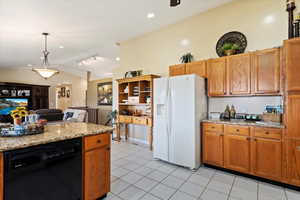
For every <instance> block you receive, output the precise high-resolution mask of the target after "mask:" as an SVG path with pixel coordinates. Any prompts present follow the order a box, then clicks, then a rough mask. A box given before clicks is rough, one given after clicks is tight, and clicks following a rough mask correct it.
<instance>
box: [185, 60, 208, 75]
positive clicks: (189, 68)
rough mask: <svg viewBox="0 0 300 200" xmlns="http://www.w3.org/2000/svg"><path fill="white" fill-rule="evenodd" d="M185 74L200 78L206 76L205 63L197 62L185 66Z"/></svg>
mask: <svg viewBox="0 0 300 200" xmlns="http://www.w3.org/2000/svg"><path fill="white" fill-rule="evenodd" d="M186 74H197V75H198V76H201V77H207V75H206V61H197V62H191V63H187V64H186Z"/></svg>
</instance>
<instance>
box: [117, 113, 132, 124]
mask: <svg viewBox="0 0 300 200" xmlns="http://www.w3.org/2000/svg"><path fill="white" fill-rule="evenodd" d="M119 122H120V123H127V124H129V123H132V117H131V116H126V115H119Z"/></svg>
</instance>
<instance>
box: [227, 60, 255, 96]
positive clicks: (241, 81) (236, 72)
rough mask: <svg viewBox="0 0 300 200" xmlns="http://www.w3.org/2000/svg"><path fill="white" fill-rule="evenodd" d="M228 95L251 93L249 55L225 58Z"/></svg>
mask: <svg viewBox="0 0 300 200" xmlns="http://www.w3.org/2000/svg"><path fill="white" fill-rule="evenodd" d="M227 67H228V78H229V94H230V95H245V94H250V93H251V87H250V85H251V81H250V76H251V55H250V54H240V55H236V56H230V57H228V58H227Z"/></svg>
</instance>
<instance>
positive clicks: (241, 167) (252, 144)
mask: <svg viewBox="0 0 300 200" xmlns="http://www.w3.org/2000/svg"><path fill="white" fill-rule="evenodd" d="M203 127H204V128H203V140H204V141H203V162H204V163H206V164H210V165H215V166H218V167H224V168H226V169H230V170H234V171H238V172H242V173H245V174H251V175H255V176H258V177H262V178H267V179H271V180H275V181H280V182H286V180H285V177H284V175H283V169H284V168H285V163H284V161H285V160H287V161H288V162H287V170H286V171H287V176H288V179H289V180H290V184H292V185H298V186H300V140H289V141H287V142H286V148H285V149H286V151H287V153H286V154H287V158H286V157H285V154H284V151H283V145H284V143H283V140H282V129H278V128H263V127H251V128H250V127H248V126H239V125H223V124H214V123H204V124H203ZM213 130H216V131H213ZM222 130H224V131H223V132H222ZM223 134H224V136H222V135H223Z"/></svg>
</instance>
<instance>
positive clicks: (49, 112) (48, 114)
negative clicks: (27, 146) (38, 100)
mask: <svg viewBox="0 0 300 200" xmlns="http://www.w3.org/2000/svg"><path fill="white" fill-rule="evenodd" d="M34 113H35V114H38V115H39V119H46V120H47V121H49V122H51V121H61V120H63V117H64V113H63V111H62V110H60V109H40V110H36V111H35V112H34Z"/></svg>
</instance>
